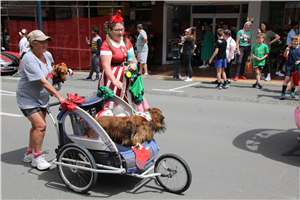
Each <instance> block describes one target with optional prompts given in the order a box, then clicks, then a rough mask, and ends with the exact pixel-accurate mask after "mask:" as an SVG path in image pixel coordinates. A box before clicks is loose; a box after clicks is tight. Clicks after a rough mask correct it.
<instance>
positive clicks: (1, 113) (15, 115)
mask: <svg viewBox="0 0 300 200" xmlns="http://www.w3.org/2000/svg"><path fill="white" fill-rule="evenodd" d="M0 115H5V116H10V117H24V115H19V114H12V113H4V112H0Z"/></svg>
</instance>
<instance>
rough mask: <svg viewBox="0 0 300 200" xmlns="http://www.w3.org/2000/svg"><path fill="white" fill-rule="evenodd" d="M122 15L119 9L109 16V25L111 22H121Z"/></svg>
mask: <svg viewBox="0 0 300 200" xmlns="http://www.w3.org/2000/svg"><path fill="white" fill-rule="evenodd" d="M122 22H123V17H121V10H118V12H117V14H116V15H115V16H113V17H112V18H111V22H110V23H109V26H110V25H111V23H122Z"/></svg>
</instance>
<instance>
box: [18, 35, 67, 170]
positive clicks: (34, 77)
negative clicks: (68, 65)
mask: <svg viewBox="0 0 300 200" xmlns="http://www.w3.org/2000/svg"><path fill="white" fill-rule="evenodd" d="M28 41H29V43H30V50H29V51H28V52H27V53H26V54H25V55H24V57H23V59H22V62H21V79H20V81H19V83H18V86H17V89H16V94H17V102H18V105H19V108H20V109H21V111H22V113H23V114H24V115H25V117H27V119H28V120H29V121H30V123H31V129H30V132H29V145H28V148H27V152H26V153H25V156H24V158H23V161H24V162H26V163H30V162H31V165H32V166H33V167H37V169H38V170H45V169H48V168H50V166H51V164H50V163H48V162H47V161H46V160H45V158H44V155H43V154H42V145H43V140H44V136H45V132H46V126H47V125H46V120H45V118H46V114H47V111H46V107H47V105H48V103H49V95H50V94H51V95H53V96H55V97H56V98H57V99H58V100H59V101H60V102H61V103H62V102H63V101H65V98H63V97H62V96H61V95H60V94H59V93H58V92H57V91H56V89H55V88H54V87H53V86H52V77H53V70H52V62H53V57H52V55H51V53H50V52H48V51H47V47H48V41H52V38H51V37H49V36H46V35H45V34H44V33H43V32H42V31H40V30H34V31H32V32H30V33H29V34H28Z"/></svg>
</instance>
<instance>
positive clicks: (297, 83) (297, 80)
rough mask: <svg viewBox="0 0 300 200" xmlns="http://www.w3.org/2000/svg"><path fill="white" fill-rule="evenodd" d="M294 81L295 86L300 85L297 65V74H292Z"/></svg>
mask: <svg viewBox="0 0 300 200" xmlns="http://www.w3.org/2000/svg"><path fill="white" fill-rule="evenodd" d="M292 79H293V83H294V85H295V86H298V85H299V73H298V70H297V64H295V72H292Z"/></svg>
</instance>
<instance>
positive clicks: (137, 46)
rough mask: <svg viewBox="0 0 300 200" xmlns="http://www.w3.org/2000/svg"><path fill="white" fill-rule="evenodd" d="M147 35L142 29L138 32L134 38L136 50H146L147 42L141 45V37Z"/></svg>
mask: <svg viewBox="0 0 300 200" xmlns="http://www.w3.org/2000/svg"><path fill="white" fill-rule="evenodd" d="M145 35H146V36H147V33H146V32H145V31H144V30H143V31H141V32H140V34H139V36H138V38H137V40H136V48H137V52H142V51H148V44H147V42H146V43H145V44H144V46H143V45H142V43H143V40H144V39H143V37H144V36H145Z"/></svg>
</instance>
